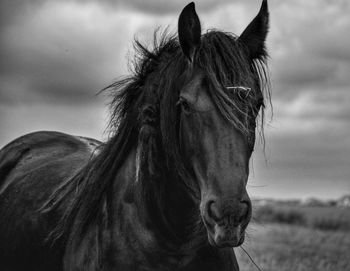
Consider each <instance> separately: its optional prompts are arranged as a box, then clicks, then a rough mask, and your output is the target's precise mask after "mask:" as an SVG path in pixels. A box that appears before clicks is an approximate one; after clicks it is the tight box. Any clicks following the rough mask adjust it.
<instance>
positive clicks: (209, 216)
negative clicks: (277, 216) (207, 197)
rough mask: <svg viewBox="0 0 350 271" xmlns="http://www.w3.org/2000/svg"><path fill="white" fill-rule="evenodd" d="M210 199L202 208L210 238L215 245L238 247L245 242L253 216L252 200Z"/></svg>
mask: <svg viewBox="0 0 350 271" xmlns="http://www.w3.org/2000/svg"><path fill="white" fill-rule="evenodd" d="M232 202H236V201H232V200H229V201H227V200H226V201H218V200H217V201H214V200H212V201H208V202H207V204H205V205H204V206H203V207H204V208H203V209H202V218H203V221H204V224H205V226H206V228H207V233H208V240H209V243H210V244H211V245H212V246H215V247H219V248H222V247H237V246H240V245H241V244H242V243H243V242H244V236H245V229H246V227H247V225H248V223H249V220H250V217H251V203H250V201H240V202H236V204H234V205H232Z"/></svg>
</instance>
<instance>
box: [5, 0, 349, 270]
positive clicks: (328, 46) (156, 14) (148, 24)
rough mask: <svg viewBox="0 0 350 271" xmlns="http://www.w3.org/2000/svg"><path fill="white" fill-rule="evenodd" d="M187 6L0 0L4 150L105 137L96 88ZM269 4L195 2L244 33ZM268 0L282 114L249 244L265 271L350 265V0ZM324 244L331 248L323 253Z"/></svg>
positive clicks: (257, 178) (259, 182)
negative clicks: (47, 135) (61, 135)
mask: <svg viewBox="0 0 350 271" xmlns="http://www.w3.org/2000/svg"><path fill="white" fill-rule="evenodd" d="M187 3H188V0H179V1H165V0H149V1H143V0H127V1H126V0H125V1H123V0H115V1H93V0H90V1H89V0H85V1H84V0H81V1H79V0H76V1H68V0H50V1H44V0H26V1H24V0H0V13H1V14H0V31H1V32H0V59H1V62H0V147H2V146H4V145H5V144H6V143H8V142H9V141H11V140H12V139H14V138H16V137H18V136H21V135H23V134H25V133H29V132H32V131H37V130H58V131H63V132H66V133H71V134H75V135H84V136H88V137H94V138H97V139H99V140H106V139H107V135H108V133H106V132H105V127H106V123H107V121H108V110H107V109H108V108H107V106H106V105H107V103H108V97H106V96H103V95H99V96H96V95H95V94H96V93H97V92H98V91H99V90H101V89H102V88H104V87H105V86H107V85H108V84H110V83H112V82H113V81H114V80H115V79H117V78H119V77H120V76H123V75H127V74H128V73H129V71H128V59H132V58H133V50H132V41H133V39H134V37H137V38H138V39H140V40H141V41H143V42H144V43H145V44H151V42H152V35H153V31H154V29H155V28H156V27H159V26H160V27H162V29H165V27H166V26H169V31H170V32H176V25H177V19H178V15H179V13H180V11H181V9H182V8H183V7H184V6H185V5H186V4H187ZM260 4H261V1H258V0H245V1H243V0H216V1H211V0H198V1H196V9H197V12H198V14H199V16H200V19H201V22H202V28H203V29H204V30H205V29H209V28H217V29H222V30H225V31H229V32H233V33H236V34H237V35H239V34H240V33H241V32H242V31H243V30H244V28H245V27H246V26H247V25H248V23H249V22H250V21H251V20H252V19H253V17H254V16H255V15H256V13H257V12H258V10H259V7H260ZM269 6H270V15H271V27H270V34H269V36H268V39H267V47H268V51H269V54H270V59H269V67H270V72H271V78H272V87H273V89H272V93H273V94H272V102H273V107H274V110H273V111H274V114H273V119H272V121H270V115H271V114H267V116H268V117H267V125H266V127H265V137H266V150H265V152H264V151H263V148H262V144H261V142H257V147H256V151H255V154H254V158H253V160H252V164H251V168H252V170H251V176H250V180H249V184H248V186H249V187H248V189H249V192H250V195H251V196H252V197H253V198H254V199H255V202H254V204H255V206H257V207H256V209H257V212H256V215H255V220H256V222H257V223H258V224H256V228H255V230H254V229H253V230H252V233H251V236H253V237H251V240H256V241H257V242H256V243H255V244H260V245H254V246H252V245H251V247H249V244H251V243H249V240H248V248H250V249H251V253H252V255H253V256H255V259H257V260H256V261H257V263H258V264H259V266H260V267H261V268H262V269H264V268H265V269H264V270H274V268H275V267H276V266H278V270H346V269H347V268H349V266H350V263H349V262H348V261H344V260H341V259H343V258H344V257H342V255H344V251H348V249H349V248H350V240H348V239H349V238H347V239H344V236H343V233H342V231H344V230H345V231H347V230H348V229H349V227H350V226H349V223H348V222H349V221H350V211H349V210H350V209H347V208H346V206H349V205H350V197H347V196H346V195H348V194H350V89H349V88H350V36H349V33H350V16H349V14H350V2H349V1H348V0H337V1H332V0H308V1H304V0H293V1H279V0H269ZM270 113H271V112H270ZM276 207H278V208H276ZM259 223H260V224H259ZM276 223H277V224H276ZM259 225H260V226H259ZM261 225H270V227H267V226H266V227H264V226H261ZM276 225H277V226H276ZM295 226H298V228H295ZM259 227H260V228H259ZM253 228H254V227H253ZM328 231H332V232H333V235H329V233H328ZM339 232H340V233H339ZM291 238H292V239H291ZM329 238H331V239H329ZM271 240H273V241H271ZM325 243H326V244H331V245H330V246H331V248H329V246H328V247H327V248H329V249H328V250H327V249H326V250H324V249H322V250H321V249H320V247H324V245H325ZM285 244H291V246H289V248H288V250H285V249H284V250H283V249H282V248H285ZM254 248H255V250H254ZM266 251H269V253H267V254H266ZM277 252H278V253H277ZM315 253H316V254H315ZM322 253H323V254H322ZM299 254H300V255H302V257H301V258H300V257H298V256H296V257H293V262H291V261H290V260H289V261H285V258H286V257H288V259H290V255H299ZM276 255H278V256H276ZM315 255H318V256H317V258H313V257H315ZM284 256H285V257H284ZM239 257H240V258H239V260H240V262H246V263H247V264H246V265H243V268H242V270H256V269H255V267H254V265H253V264H252V263H251V261H250V260H249V258H247V257H245V256H244V255H243V254H239ZM339 257H340V258H341V259H340V258H339ZM301 262H302V263H303V264H302V265H300V263H301ZM276 270H277V269H276ZM347 270H350V269H347Z"/></svg>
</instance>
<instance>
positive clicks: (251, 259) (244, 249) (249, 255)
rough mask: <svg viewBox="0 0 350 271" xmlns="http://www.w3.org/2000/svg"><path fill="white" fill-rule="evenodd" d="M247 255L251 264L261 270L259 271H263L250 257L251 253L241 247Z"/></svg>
mask: <svg viewBox="0 0 350 271" xmlns="http://www.w3.org/2000/svg"><path fill="white" fill-rule="evenodd" d="M239 247H240V248H241V249H242V250H243V251H244V253H245V254H247V256H248V258H249V259H250V260H251V262H252V263H253V264H254V265H255V267H256V268H257V269H258V270H259V271H263V270H262V269H261V268H260V267H259V266H258V265H257V264H256V263H255V261H254V260H253V258H252V257H251V256H250V255H249V253H248V252H247V251H246V250H245V249H244V248H243V247H242V246H239Z"/></svg>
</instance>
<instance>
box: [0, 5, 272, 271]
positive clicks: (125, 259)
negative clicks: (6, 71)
mask: <svg viewBox="0 0 350 271" xmlns="http://www.w3.org/2000/svg"><path fill="white" fill-rule="evenodd" d="M267 32H268V8H267V1H266V0H264V1H263V3H262V7H261V9H260V12H259V13H258V15H257V16H256V17H255V19H254V20H253V21H252V22H251V23H250V24H249V26H248V27H247V28H246V30H245V31H244V32H243V33H242V34H241V35H240V36H239V37H236V36H235V35H233V34H230V33H225V32H220V31H215V30H211V31H208V32H206V33H205V34H203V35H202V34H201V26H200V22H199V19H198V17H197V14H196V12H195V6H194V4H193V3H191V4H189V5H187V6H186V7H185V8H184V9H183V11H182V13H181V15H180V17H179V22H178V37H176V36H171V35H167V34H163V35H161V36H160V37H158V38H155V45H154V47H155V48H154V50H152V51H149V50H147V49H146V48H145V47H144V46H142V45H141V44H140V43H139V42H136V46H135V47H136V48H137V49H138V53H139V55H138V56H137V57H138V58H137V59H138V61H136V62H137V63H136V64H135V71H134V74H133V75H132V76H130V77H129V78H127V79H123V80H120V81H118V82H116V83H114V84H112V85H111V86H109V87H108V90H109V91H112V93H113V95H114V96H113V97H114V98H113V101H112V105H111V106H112V113H111V115H112V116H111V121H110V128H111V129H112V131H113V134H112V136H111V138H110V140H108V141H107V142H106V143H100V142H98V141H96V140H93V139H89V138H84V137H79V136H72V135H67V134H63V133H59V132H36V133H32V134H28V135H25V136H22V137H20V138H18V139H16V140H14V141H12V142H11V143H9V144H8V145H7V146H5V147H4V148H3V149H2V150H1V151H0V269H1V270H5V271H14V270H35V271H39V270H50V271H52V270H121V271H128V270H162V271H164V270H200V271H205V270H230V271H232V270H238V269H239V267H238V264H237V261H236V257H235V254H234V250H233V249H232V248H233V247H236V246H239V245H241V244H242V243H243V241H244V232H245V229H246V227H247V224H248V222H249V220H250V217H251V202H250V199H249V197H248V194H247V192H246V183H247V179H248V171H249V159H250V156H251V154H252V152H253V147H254V142H255V130H256V123H257V119H260V118H258V117H257V116H258V115H259V112H260V109H261V108H262V107H263V105H264V102H265V101H266V99H269V95H268V94H269V90H268V87H267V86H268V78H267V75H266V57H267V54H266V50H265V38H266V35H267ZM262 111H263V110H262ZM261 116H263V113H261ZM262 118H263V117H262ZM261 123H262V122H261Z"/></svg>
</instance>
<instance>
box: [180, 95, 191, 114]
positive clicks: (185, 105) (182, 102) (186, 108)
mask: <svg viewBox="0 0 350 271" xmlns="http://www.w3.org/2000/svg"><path fill="white" fill-rule="evenodd" d="M177 104H178V105H180V106H181V109H182V111H183V112H184V113H185V114H190V113H191V112H192V108H191V105H190V104H189V102H188V101H186V100H185V99H184V98H182V97H180V99H179V101H178V102H177Z"/></svg>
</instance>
